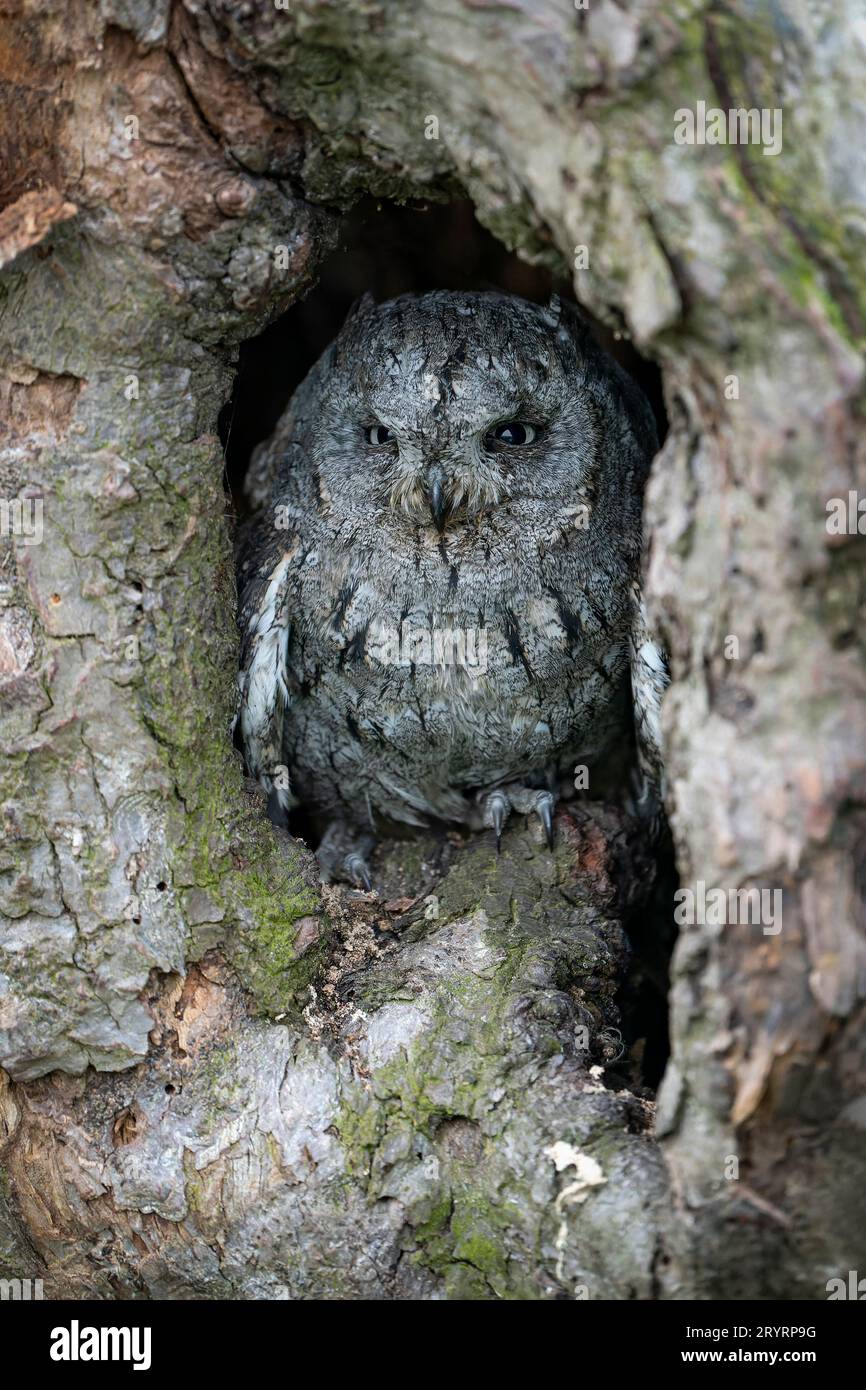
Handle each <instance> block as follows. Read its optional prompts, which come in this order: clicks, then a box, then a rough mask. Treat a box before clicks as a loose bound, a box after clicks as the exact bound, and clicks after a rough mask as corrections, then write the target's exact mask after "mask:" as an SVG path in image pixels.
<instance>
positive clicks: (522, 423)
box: [487, 420, 538, 449]
mask: <svg viewBox="0 0 866 1390" xmlns="http://www.w3.org/2000/svg"><path fill="white" fill-rule="evenodd" d="M537 433H538V431H537V430H536V428H535V426H534V425H530V424H528V423H527V421H526V420H506V421H505V423H504V424H502V425H496V427H495V428H494V429H492V430H491V431H490V433H489V434H488V436H487V441H488V443H494V444H504V445H505V447H506V448H508V449H517V448H519V447H520V445H521V444H531V443H532V441H533V439H534V438H535V436H536V434H537Z"/></svg>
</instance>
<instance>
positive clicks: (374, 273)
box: [219, 199, 676, 1088]
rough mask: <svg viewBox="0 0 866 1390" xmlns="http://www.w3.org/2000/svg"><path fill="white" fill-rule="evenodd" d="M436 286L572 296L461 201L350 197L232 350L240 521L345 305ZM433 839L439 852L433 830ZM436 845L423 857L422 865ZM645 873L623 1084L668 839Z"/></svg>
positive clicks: (643, 381) (655, 1029)
mask: <svg viewBox="0 0 866 1390" xmlns="http://www.w3.org/2000/svg"><path fill="white" fill-rule="evenodd" d="M435 289H452V290H498V291H501V292H505V293H508V294H514V295H519V296H521V297H523V298H525V299H529V300H533V301H535V302H538V303H546V302H547V301H548V300H549V298H550V295H551V293H553V292H555V293H557V294H559V295H560V296H561V297H562V298H564V299H573V298H574V295H573V289H572V286H571V285H570V283H568V282H567V281H559V280H557V279H556V277H555V276H553V275H552V274H551V273H550V272H549V271H547V270H546V269H543V268H541V267H537V266H531V265H528V264H527V263H526V262H524V261H522V260H520V259H519V257H517V256H515V255H512V254H511V253H510V252H508V251H507V250H506V249H505V248H504V247H503V246H502V244H501V243H500V242H498V241H497V240H496V239H495V238H494V237H493V236H492V235H491V234H490V233H489V232H487V231H486V230H485V229H484V228H483V227H482V226H481V225H480V223H479V222H478V221H477V220H476V218H475V216H474V211H473V208H472V205H471V203H469V202H455V203H450V204H430V205H427V206H420V205H418V206H405V207H399V206H396V205H393V204H387V203H385V204H381V203H378V202H376V201H374V200H372V199H370V200H367V201H365V202H363V203H361V204H359V205H358V206H357V208H356V209H355V210H354V211H353V212H352V213H351V214H350V215H349V216H348V217H347V218H346V219H345V221H344V224H343V228H342V234H341V240H340V245H339V248H338V249H337V250H336V251H335V252H334V253H333V254H332V255H331V256H330V257H329V258H328V259H327V260H326V261H325V263H324V264H323V266H322V268H321V272H320V276H319V280H318V283H317V285H316V287H315V288H314V289H313V290H312V291H311V292H310V293H309V294H308V295H307V297H306V298H305V299H303V300H301V301H299V302H298V303H297V304H295V305H293V306H292V307H291V309H289V310H288V311H287V312H286V313H285V314H283V315H281V317H280V318H278V319H277V320H275V322H273V323H272V324H271V325H269V327H268V328H266V329H265V330H264V332H262V333H260V334H259V335H258V336H257V337H255V338H251V339H249V340H248V341H247V342H245V343H244V344H242V346H241V349H240V353H239V358H238V364H237V375H236V377H235V381H234V385H233V390H232V394H231V398H230V399H229V401H228V402H227V403H226V405H225V407H224V408H223V410H222V412H221V414H220V419H219V431H220V437H221V440H222V444H223V448H224V453H225V465H226V485H227V488H228V490H229V493H230V495H231V498H232V501H233V506H234V510H235V514H236V516H237V517H238V519H239V520H240V519H242V518H243V517H244V515H245V513H246V510H247V503H246V500H245V497H244V491H243V483H244V477H245V474H246V470H247V467H248V465H249V461H250V457H251V454H252V452H253V450H254V448H255V447H256V445H257V444H259V443H260V442H261V441H262V440H265V439H267V438H268V437H269V436H270V435H271V433H272V432H273V430H274V428H275V426H276V424H277V422H278V420H279V418H280V416H281V415H282V413H283V411H284V409H285V407H286V405H287V404H288V402H289V400H290V399H291V397H292V395H293V393H294V391H295V389H296V388H297V386H298V385H299V384H300V383H301V381H303V379H304V377H305V376H306V374H307V372H308V371H309V370H310V368H311V367H312V366H313V364H314V363H315V362H316V361H317V360H318V358H319V357H320V356H321V354H322V353H323V351H324V350H325V349H326V348H327V346H328V344H329V343H330V342H331V341H332V340H333V339H334V338H335V337H336V335H337V333H338V332H339V330H340V328H341V326H342V324H343V322H344V320H345V318H346V315H347V314H348V312H349V310H350V308H351V307H352V305H353V304H354V303H355V301H356V300H357V299H358V298H359V297H360V296H361V295H363V294H364V293H366V292H368V291H369V292H370V293H371V294H372V295H373V298H374V299H375V300H376V301H377V302H382V301H384V300H387V299H391V298H393V297H395V296H397V295H400V294H405V293H423V292H425V291H428V290H435ZM582 312H583V313H584V314H585V316H586V317H588V318H590V321H591V323H592V326H593V328H594V332H595V336H596V338H597V340H598V341H599V342H600V343H601V345H602V346H603V347H604V348H605V349H606V350H607V351H608V352H609V353H610V354H611V356H613V357H614V358H615V359H616V360H617V361H618V362H619V363H620V364H621V365H622V366H623V367H624V368H625V369H626V371H628V372H629V374H630V375H631V376H632V377H633V378H634V379H635V380H636V381H637V383H638V384H639V385H640V387H641V388H642V390H643V392H644V394H645V395H646V397H647V399H648V400H649V402H650V405H651V407H652V409H653V412H654V414H655V417H656V424H657V429H658V434H659V438H660V441H663V440H664V437H665V433H666V429H667V419H666V416H665V409H664V400H663V393H662V384H661V375H660V372H659V369H658V367H657V366H656V365H655V364H654V363H652V362H650V361H648V360H646V359H644V358H642V357H641V356H640V354H639V353H637V352H636V350H635V349H634V347H633V345H632V344H631V343H630V342H629V341H628V340H627V339H625V338H623V337H621V336H617V335H615V334H614V333H613V332H611V331H610V330H609V329H608V328H607V327H606V326H604V325H603V324H601V323H598V322H597V321H595V320H593V319H592V318H591V316H590V315H587V314H586V311H585V310H583V311H582ZM290 829H291V830H292V832H293V833H294V834H295V835H297V836H299V837H300V838H302V839H304V840H305V841H306V843H307V844H308V845H310V846H311V847H315V846H316V844H317V842H318V838H319V835H320V831H321V827H320V826H319V825H318V824H317V822H316V821H315V820H314V819H313V818H311V817H310V816H308V815H305V814H304V813H303V812H302V811H299V812H294V813H293V814H292V817H291V822H290ZM438 843H439V852H441V846H442V837H441V836H440V837H439V842H438ZM439 852H437V851H434V852H433V854H432V856H431V859H432V861H433V862H435V861H436V860H437V854H438V853H439ZM656 872H657V883H656V888H655V890H654V893H653V895H652V897H651V898H650V900H649V901H648V902H645V903H644V904H643V905H642V907H641V909H640V910H639V911H638V912H635V913H634V914H633V916H632V917H631V918H627V919H626V922H625V925H626V930H627V931H628V933H629V938H630V941H631V943H632V947H633V964H632V969H631V971H630V973H629V977H628V979H627V981H626V982H625V985H624V987H623V990H622V996H621V1000H620V1007H621V1012H622V1018H623V1034H624V1042H625V1046H626V1048H627V1049H628V1059H629V1060H628V1063H627V1065H625V1066H624V1067H623V1068H622V1076H623V1084H629V1085H634V1084H636V1082H637V1084H643V1085H645V1086H647V1087H650V1088H654V1087H655V1086H656V1085H657V1083H658V1081H659V1079H660V1078H661V1075H662V1072H663V1070H664V1065H665V1062H666V1059H667V1055H668V1025H667V988H668V963H669V958H670V951H671V949H672V944H673V937H674V933H673V930H672V925H671V909H670V904H671V903H672V901H673V889H674V887H675V884H676V872H675V866H674V859H673V852H672V849H671V848H670V844H669V841H666V842H665V844H664V845H663V846H662V848H661V849H660V851H659V855H658V863H657V869H656ZM424 891H427V890H426V888H424ZM612 1070H613V1071H614V1072H616V1071H617V1070H618V1069H617V1068H616V1067H613V1068H612Z"/></svg>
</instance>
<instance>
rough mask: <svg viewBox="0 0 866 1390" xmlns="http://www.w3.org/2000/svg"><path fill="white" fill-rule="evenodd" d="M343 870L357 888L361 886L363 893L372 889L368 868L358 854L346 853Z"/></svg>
mask: <svg viewBox="0 0 866 1390" xmlns="http://www.w3.org/2000/svg"><path fill="white" fill-rule="evenodd" d="M343 872H344V873H346V874H347V875H348V877H349V878H350V879H351V880H352V882H353V883H354V884H355V886H356V887H357V888H363V889H364V892H365V893H371V892H372V891H373V880H372V879H371V877H370V870H369V869H368V868H367V865H366V862H365V861H364V859H362V857H361V855H360V854H356V853H352V854H347V855H346V857H345V859H344V860H343Z"/></svg>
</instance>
